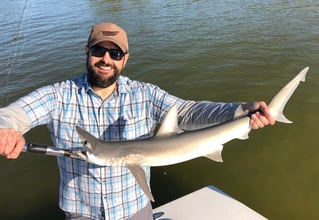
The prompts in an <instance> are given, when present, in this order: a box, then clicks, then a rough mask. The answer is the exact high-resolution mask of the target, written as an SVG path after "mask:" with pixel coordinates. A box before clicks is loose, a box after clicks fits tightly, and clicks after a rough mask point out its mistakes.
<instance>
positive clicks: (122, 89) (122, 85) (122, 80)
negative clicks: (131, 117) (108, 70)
mask: <svg viewBox="0 0 319 220" xmlns="http://www.w3.org/2000/svg"><path fill="white" fill-rule="evenodd" d="M117 83H118V86H117V92H118V93H119V94H120V93H128V92H129V91H130V87H129V85H128V84H127V77H124V76H120V77H119V78H118V80H117ZM82 86H83V88H84V89H85V91H86V92H89V91H94V90H93V89H92V87H91V86H90V83H89V81H88V77H87V74H84V76H83V81H82Z"/></svg>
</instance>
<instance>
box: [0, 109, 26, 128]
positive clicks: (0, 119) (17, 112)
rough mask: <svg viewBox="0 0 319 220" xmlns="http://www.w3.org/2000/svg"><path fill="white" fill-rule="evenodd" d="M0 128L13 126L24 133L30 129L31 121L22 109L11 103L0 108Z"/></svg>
mask: <svg viewBox="0 0 319 220" xmlns="http://www.w3.org/2000/svg"><path fill="white" fill-rule="evenodd" d="M0 128H13V129H15V130H17V131H21V132H22V133H26V132H27V131H28V130H30V129H31V122H30V119H29V117H28V115H27V114H26V112H25V111H24V109H23V108H22V107H20V106H19V105H17V104H14V103H13V104H10V105H8V106H7V107H4V108H0Z"/></svg>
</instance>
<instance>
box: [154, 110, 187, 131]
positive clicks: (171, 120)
mask: <svg viewBox="0 0 319 220" xmlns="http://www.w3.org/2000/svg"><path fill="white" fill-rule="evenodd" d="M182 132H183V131H182V130H181V129H179V128H178V120H177V106H176V105H174V106H173V107H172V108H171V109H170V110H169V111H168V112H167V114H166V116H165V118H164V120H163V122H162V125H161V126H160V128H159V130H158V132H157V133H156V137H163V136H171V135H176V134H180V133H182Z"/></svg>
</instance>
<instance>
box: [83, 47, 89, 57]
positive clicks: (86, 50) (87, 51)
mask: <svg viewBox="0 0 319 220" xmlns="http://www.w3.org/2000/svg"><path fill="white" fill-rule="evenodd" d="M84 50H85V54H86V55H89V47H88V46H87V45H86V46H85V48H84Z"/></svg>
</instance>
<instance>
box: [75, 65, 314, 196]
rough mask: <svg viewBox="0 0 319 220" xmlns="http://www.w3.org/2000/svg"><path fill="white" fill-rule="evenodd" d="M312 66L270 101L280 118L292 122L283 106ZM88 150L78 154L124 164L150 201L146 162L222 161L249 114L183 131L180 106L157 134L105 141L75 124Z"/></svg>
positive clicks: (242, 134)
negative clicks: (202, 127) (227, 148)
mask: <svg viewBox="0 0 319 220" xmlns="http://www.w3.org/2000/svg"><path fill="white" fill-rule="evenodd" d="M308 69H309V67H306V68H304V69H303V70H302V71H301V72H300V73H298V74H297V75H296V76H295V77H294V78H293V79H292V80H291V81H290V82H289V83H288V84H286V85H285V86H284V87H283V88H282V89H281V90H280V91H279V92H278V93H277V94H276V95H275V96H274V97H273V99H272V100H271V101H270V102H269V104H268V106H269V110H270V114H271V116H272V117H273V118H274V119H275V120H276V121H279V122H283V123H292V122H291V121H289V120H288V119H287V118H286V117H285V116H284V114H283V110H284V107H285V105H286V103H287V102H288V100H289V99H290V97H291V96H292V94H293V93H294V91H295V90H296V88H297V87H298V85H299V84H300V82H304V81H305V76H306V74H307V72H308ZM76 130H77V132H78V134H79V136H80V139H81V143H82V144H83V145H84V148H85V151H81V152H78V156H79V158H82V159H84V160H86V161H87V162H89V163H93V164H97V165H101V166H125V167H127V168H128V169H129V171H130V172H131V173H132V175H133V176H134V178H135V179H136V181H137V183H138V184H139V186H140V187H141V189H142V190H143V192H144V193H145V194H146V195H147V196H148V198H149V199H150V200H151V201H154V197H153V195H152V193H151V189H150V187H149V185H148V181H147V178H146V175H145V171H144V169H143V167H144V166H151V167H156V166H166V165H172V164H177V163H181V162H184V161H188V160H192V159H194V158H198V157H206V158H209V159H211V160H214V161H217V162H223V160H222V150H223V145H224V144H225V143H227V142H229V141H231V140H233V139H241V140H244V139H247V138H248V134H249V132H250V130H251V126H250V117H249V115H245V116H243V117H240V118H236V119H233V120H231V121H227V122H225V123H222V124H219V125H215V126H212V127H208V128H204V129H200V130H195V131H188V132H184V131H182V130H181V129H179V127H178V122H177V107H176V106H173V107H172V108H171V109H170V110H169V111H168V112H167V114H166V116H165V118H164V120H163V122H162V123H161V126H160V128H159V130H158V132H157V133H156V135H155V136H153V137H151V138H147V139H142V140H131V141H121V142H108V141H102V140H99V139H98V138H96V137H95V136H93V135H92V134H90V133H88V132H87V131H86V130H84V129H83V128H81V127H79V126H76Z"/></svg>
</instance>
